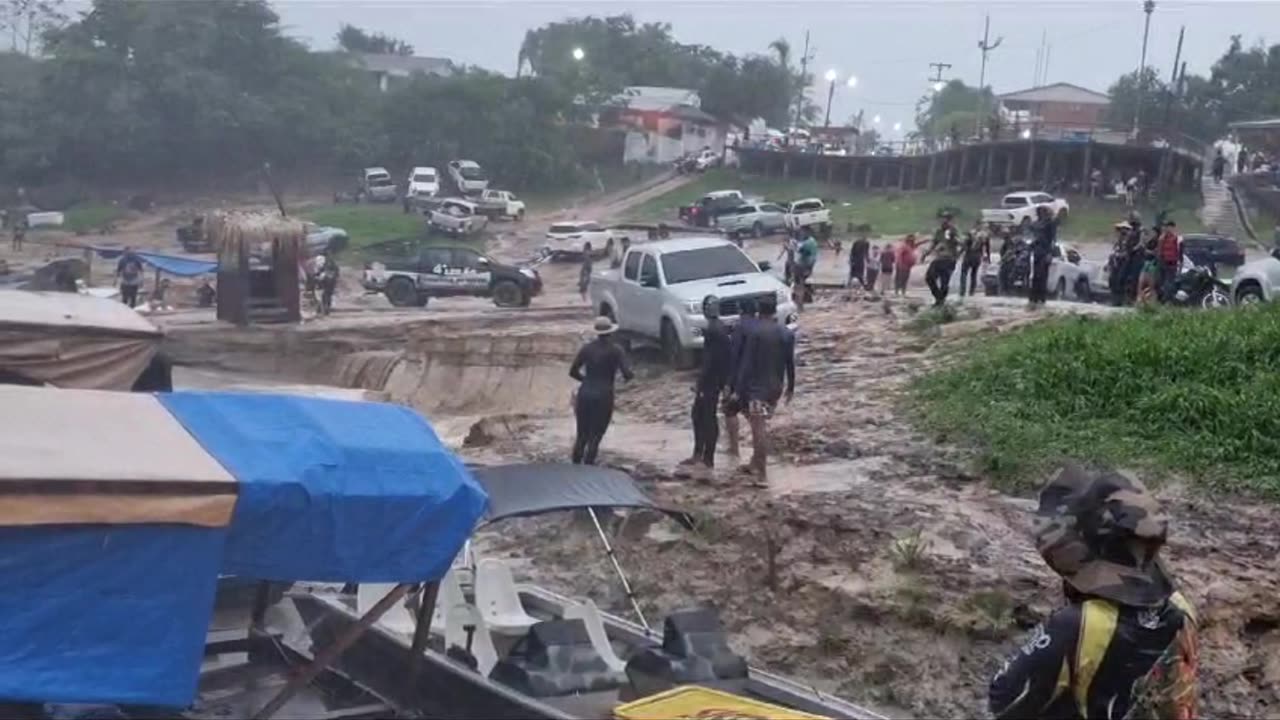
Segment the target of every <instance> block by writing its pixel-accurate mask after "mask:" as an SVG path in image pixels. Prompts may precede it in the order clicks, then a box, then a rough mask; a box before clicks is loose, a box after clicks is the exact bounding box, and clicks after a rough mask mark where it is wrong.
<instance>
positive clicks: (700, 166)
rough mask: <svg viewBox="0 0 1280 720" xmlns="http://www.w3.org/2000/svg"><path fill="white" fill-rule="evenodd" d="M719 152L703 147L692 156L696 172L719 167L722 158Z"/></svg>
mask: <svg viewBox="0 0 1280 720" xmlns="http://www.w3.org/2000/svg"><path fill="white" fill-rule="evenodd" d="M722 159H723V158H722V156H721V154H720V153H718V152H716V151H715V150H712V149H711V148H703V149H702V150H700V151H699V152H697V153H695V154H694V156H693V167H694V169H695V170H697V171H698V172H706V171H707V170H710V169H711V168H713V167H719V166H720V161H721V160H722Z"/></svg>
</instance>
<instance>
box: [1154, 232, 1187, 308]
mask: <svg viewBox="0 0 1280 720" xmlns="http://www.w3.org/2000/svg"><path fill="white" fill-rule="evenodd" d="M1156 261H1157V262H1158V263H1159V267H1160V274H1159V277H1158V278H1157V282H1158V283H1160V285H1159V287H1160V300H1161V301H1162V302H1168V301H1169V298H1170V297H1171V296H1172V294H1173V286H1174V282H1175V281H1176V280H1177V279H1178V273H1179V272H1181V271H1182V237H1181V236H1179V235H1178V225H1177V223H1175V222H1174V221H1172V220H1170V221H1168V222H1166V223H1165V224H1164V229H1163V230H1162V231H1161V232H1160V239H1159V240H1157V241H1156Z"/></svg>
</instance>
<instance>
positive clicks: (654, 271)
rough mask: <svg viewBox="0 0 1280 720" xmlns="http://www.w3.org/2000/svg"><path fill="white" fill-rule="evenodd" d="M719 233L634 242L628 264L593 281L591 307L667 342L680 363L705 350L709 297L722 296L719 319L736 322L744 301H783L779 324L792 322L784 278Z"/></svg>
mask: <svg viewBox="0 0 1280 720" xmlns="http://www.w3.org/2000/svg"><path fill="white" fill-rule="evenodd" d="M766 270H767V268H762V267H761V266H759V265H757V264H756V263H755V261H753V260H752V259H751V258H749V257H747V254H746V253H744V252H742V250H741V249H739V248H738V246H737V245H734V244H733V243H731V242H729V241H727V240H723V239H720V238H711V237H693V238H681V239H679V240H657V241H655V242H651V243H645V244H643V245H633V246H631V247H630V248H629V249H628V250H627V254H626V255H625V256H624V258H623V261H622V267H621V268H619V269H617V270H609V271H606V272H603V273H597V274H596V275H594V276H593V277H592V278H591V287H590V292H591V306H592V307H593V308H595V311H596V312H597V313H598V314H600V315H604V316H606V317H610V318H613V320H614V322H616V323H617V324H618V327H619V329H620V330H622V332H623V333H625V334H626V335H629V336H634V337H640V338H647V339H651V340H656V341H658V342H660V343H661V345H662V350H663V352H664V354H666V356H667V358H668V359H669V360H670V361H671V363H672V364H673V365H676V366H677V367H687V366H689V365H690V364H691V363H692V361H693V358H694V355H693V351H695V350H697V349H699V348H701V347H702V343H703V335H702V333H703V330H704V329H705V328H706V326H707V318H706V317H705V316H704V315H703V314H702V301H703V299H704V298H706V297H707V296H708V295H714V296H716V297H717V298H719V299H720V316H721V318H723V319H724V321H725V322H727V323H734V322H737V318H738V314H739V307H740V304H741V301H742V300H743V299H744V298H752V299H759V298H762V297H768V298H771V299H774V300H776V302H777V304H778V322H785V323H787V324H791V323H792V322H794V319H795V311H796V308H795V304H794V303H792V301H791V291H790V290H789V289H788V288H787V286H786V285H783V284H782V281H781V280H780V279H778V277H777V276H775V275H773V274H771V273H769V272H767V271H766Z"/></svg>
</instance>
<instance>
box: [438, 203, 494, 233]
mask: <svg viewBox="0 0 1280 720" xmlns="http://www.w3.org/2000/svg"><path fill="white" fill-rule="evenodd" d="M427 223H428V224H429V225H430V226H431V227H433V228H435V229H436V230H439V231H441V232H444V233H448V234H449V235H459V236H461V235H472V234H474V233H478V232H480V231H481V230H483V229H484V228H485V226H486V225H488V224H489V218H487V217H485V216H484V215H481V214H480V212H479V211H478V210H477V209H476V204H475V203H473V202H471V201H469V200H458V199H456V198H449V199H446V200H443V201H441V202H440V204H439V205H437V206H436V207H435V208H434V209H432V210H431V212H430V214H428V215H427Z"/></svg>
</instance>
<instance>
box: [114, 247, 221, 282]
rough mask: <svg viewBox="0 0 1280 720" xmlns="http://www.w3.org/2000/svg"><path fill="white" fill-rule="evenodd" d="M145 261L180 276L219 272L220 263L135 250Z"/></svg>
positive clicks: (163, 270)
mask: <svg viewBox="0 0 1280 720" xmlns="http://www.w3.org/2000/svg"><path fill="white" fill-rule="evenodd" d="M134 254H135V255H137V256H138V257H139V258H141V259H142V261H143V262H145V263H146V264H148V265H150V266H151V267H153V268H156V269H158V270H160V271H162V272H167V273H169V274H170V275H178V276H180V277H195V276H197V275H204V274H206V273H211V272H217V271H218V263H216V262H214V261H212V260H195V259H192V258H185V257H177V256H175V255H161V254H160V253H149V252H135V253H134Z"/></svg>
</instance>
